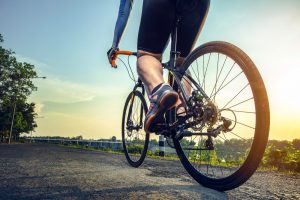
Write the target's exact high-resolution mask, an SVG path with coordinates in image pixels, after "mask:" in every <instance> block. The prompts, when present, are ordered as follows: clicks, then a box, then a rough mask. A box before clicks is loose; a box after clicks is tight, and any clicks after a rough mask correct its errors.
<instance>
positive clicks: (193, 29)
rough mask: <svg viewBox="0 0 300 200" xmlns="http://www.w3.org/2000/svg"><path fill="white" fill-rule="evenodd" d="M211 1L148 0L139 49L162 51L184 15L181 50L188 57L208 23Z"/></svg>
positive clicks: (140, 33)
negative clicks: (177, 20) (176, 23)
mask: <svg viewBox="0 0 300 200" xmlns="http://www.w3.org/2000/svg"><path fill="white" fill-rule="evenodd" d="M209 4H210V0H144V2H143V11H142V18H141V23H140V29H139V35H138V50H144V51H147V52H150V53H155V54H161V53H163V52H164V50H165V48H166V46H167V45H168V41H169V38H170V34H171V32H172V30H173V27H174V24H175V20H176V16H177V15H179V16H180V22H179V24H178V31H177V35H178V36H177V37H178V39H177V51H179V52H180V56H182V57H186V56H187V55H188V54H189V53H190V51H191V50H192V48H193V46H194V44H195V42H196V40H197V38H198V35H199V33H200V31H201V29H202V26H203V24H204V21H205V18H206V15H207V12H208V9H209Z"/></svg>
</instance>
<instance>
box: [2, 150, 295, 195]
mask: <svg viewBox="0 0 300 200" xmlns="http://www.w3.org/2000/svg"><path fill="white" fill-rule="evenodd" d="M0 199H143V200H144V199H300V177H299V176H296V175H283V174H279V173H274V172H257V173H255V174H254V175H253V176H252V177H251V178H250V180H249V181H248V182H246V183H245V184H244V185H242V186H241V187H239V188H237V189H234V190H231V191H227V192H218V191H214V190H211V189H208V188H205V187H203V186H201V185H199V184H198V183H196V182H195V181H194V180H193V179H192V178H190V177H189V175H188V174H187V173H186V172H185V170H184V169H183V167H182V166H181V164H180V162H178V161H165V160H157V159H149V158H146V161H145V163H144V164H143V165H142V166H141V167H140V168H138V169H135V168H132V167H130V166H129V165H128V164H127V162H126V160H125V157H124V156H123V155H116V154H111V153H103V152H92V151H85V150H81V149H70V148H65V147H60V146H55V145H44V144H15V145H5V144H1V145H0Z"/></svg>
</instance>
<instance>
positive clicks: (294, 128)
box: [0, 0, 300, 141]
mask: <svg viewBox="0 0 300 200" xmlns="http://www.w3.org/2000/svg"><path fill="white" fill-rule="evenodd" d="M141 7H142V3H141V1H135V3H134V6H133V10H132V13H131V17H130V20H129V23H128V26H127V30H126V32H125V33H124V35H123V38H122V40H121V43H120V49H124V50H133V51H135V50H136V38H137V34H138V26H139V20H140V15H141ZM118 8H119V1H111V2H100V1H97V0H92V1H89V2H88V3H83V2H82V1H79V0H77V1H70V0H66V1H58V0H53V1H38V0H28V1H26V2H25V1H21V0H15V1H10V0H0V18H1V19H5V20H1V21H0V27H1V29H0V33H1V34H2V35H3V38H4V43H2V44H3V47H5V48H7V49H12V50H13V51H14V52H16V54H15V56H16V57H17V59H18V61H22V62H28V63H30V64H33V65H35V67H36V70H37V72H38V75H39V76H46V77H47V79H45V80H34V83H35V84H36V86H37V87H38V91H37V92H34V93H33V94H32V95H31V96H30V99H29V100H30V101H32V102H35V103H36V112H37V113H38V116H40V117H43V118H37V119H36V121H37V125H38V128H37V129H36V130H35V132H33V136H56V135H59V136H61V137H76V136H79V135H82V136H83V137H84V138H93V139H100V138H111V137H112V136H116V137H117V138H120V137H121V129H120V127H121V115H122V111H123V105H124V103H125V99H126V97H127V94H128V93H129V91H130V89H132V86H133V84H132V82H131V81H130V79H129V78H128V75H127V72H126V70H125V69H124V67H119V68H118V69H117V70H115V69H112V68H111V67H110V65H109V64H108V61H107V58H106V51H107V50H108V49H109V48H110V46H111V43H112V39H113V38H112V37H113V32H114V26H115V21H116V18H117V14H118ZM299 10H300V1H297V0H288V3H287V2H282V1H279V0H266V1H259V0H254V1H251V2H248V1H247V2H246V1H238V0H233V1H230V2H224V1H223V2H222V1H221V0H216V1H212V2H211V6H210V11H209V13H208V17H207V20H206V23H205V25H204V28H203V30H202V33H201V34H200V37H199V39H198V41H197V43H196V45H195V47H196V46H199V45H200V44H203V43H206V42H208V41H214V40H223V41H228V42H230V43H233V44H235V45H237V46H238V47H240V48H241V49H242V50H244V51H245V52H246V53H247V54H248V55H249V56H250V57H251V59H252V60H253V61H254V63H255V64H256V66H257V68H258V70H259V72H260V74H261V75H262V77H263V80H264V83H265V85H266V88H267V92H268V96H269V103H270V111H271V127H270V134H269V139H270V140H272V139H276V140H288V141H291V140H293V139H297V138H300V125H299V122H300V115H299V113H300V105H299V99H300V95H299V93H297V92H296V91H298V87H297V86H299V85H300V79H299V78H298V76H299V74H300V60H299V58H300V26H299V19H300V13H299ZM167 53H168V49H167V50H166V53H165V54H164V55H165V56H164V60H167V58H168V56H167ZM132 62H133V61H132ZM133 68H134V67H133ZM153 135H154V134H153ZM153 135H151V138H153Z"/></svg>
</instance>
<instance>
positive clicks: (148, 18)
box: [137, 0, 176, 93]
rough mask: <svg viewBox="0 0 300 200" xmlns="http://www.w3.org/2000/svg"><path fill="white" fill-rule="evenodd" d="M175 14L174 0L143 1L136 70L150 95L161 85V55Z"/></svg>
mask: <svg viewBox="0 0 300 200" xmlns="http://www.w3.org/2000/svg"><path fill="white" fill-rule="evenodd" d="M175 14H176V3H175V1H174V0H156V1H153V0H144V1H143V10H142V17H141V22H140V29H139V35H138V52H139V55H138V61H137V69H138V74H139V76H140V78H141V80H142V81H143V82H144V84H145V85H146V87H147V88H148V89H149V91H150V93H151V92H152V90H153V88H154V87H156V86H157V85H159V84H160V83H163V82H164V80H163V76H162V66H161V55H162V53H163V51H164V49H165V47H166V45H167V43H168V40H169V37H170V33H171V30H172V27H173V22H174V19H175Z"/></svg>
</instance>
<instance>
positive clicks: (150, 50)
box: [107, 0, 210, 133]
mask: <svg viewBox="0 0 300 200" xmlns="http://www.w3.org/2000/svg"><path fill="white" fill-rule="evenodd" d="M209 4H210V0H144V1H143V10H142V17H141V22H140V27H139V34H138V41H137V50H138V51H137V52H138V56H137V57H138V58H137V72H138V75H139V77H140V79H141V80H142V81H143V83H144V84H145V86H146V89H147V92H148V94H149V100H150V108H149V111H148V113H147V114H146V117H145V123H144V127H145V131H146V132H147V133H149V132H153V131H152V130H153V127H154V126H155V125H156V124H158V123H161V122H163V121H164V114H165V112H166V111H167V110H169V109H171V108H173V107H174V106H176V105H178V104H179V103H178V102H180V101H178V99H179V95H178V94H177V92H175V91H174V90H173V89H172V87H171V86H169V85H168V84H167V83H165V82H164V80H163V71H162V65H161V60H162V53H163V52H164V50H165V48H166V46H167V44H168V41H169V37H170V34H171V31H172V30H173V27H174V25H175V21H176V19H177V17H179V18H180V21H179V24H178V32H177V51H179V52H180V56H179V57H178V59H177V60H176V66H177V67H180V65H181V64H182V62H183V61H184V58H185V57H186V56H187V55H188V54H189V53H190V52H191V50H192V48H193V47H194V43H195V41H196V40H197V38H198V36H199V33H200V32H201V29H202V26H203V24H204V21H205V18H206V15H207V12H208V8H209ZM132 5H133V0H121V2H120V7H119V14H118V19H117V22H116V26H115V31H114V39H113V44H112V47H111V48H110V49H109V51H108V52H107V56H108V59H109V62H110V63H112V62H111V61H112V58H113V57H114V53H115V52H116V51H117V50H118V46H119V42H120V39H121V37H122V34H123V32H124V30H125V27H126V24H127V21H128V18H129V16H130V12H131V9H132ZM185 89H186V90H189V89H188V86H187V84H185Z"/></svg>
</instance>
